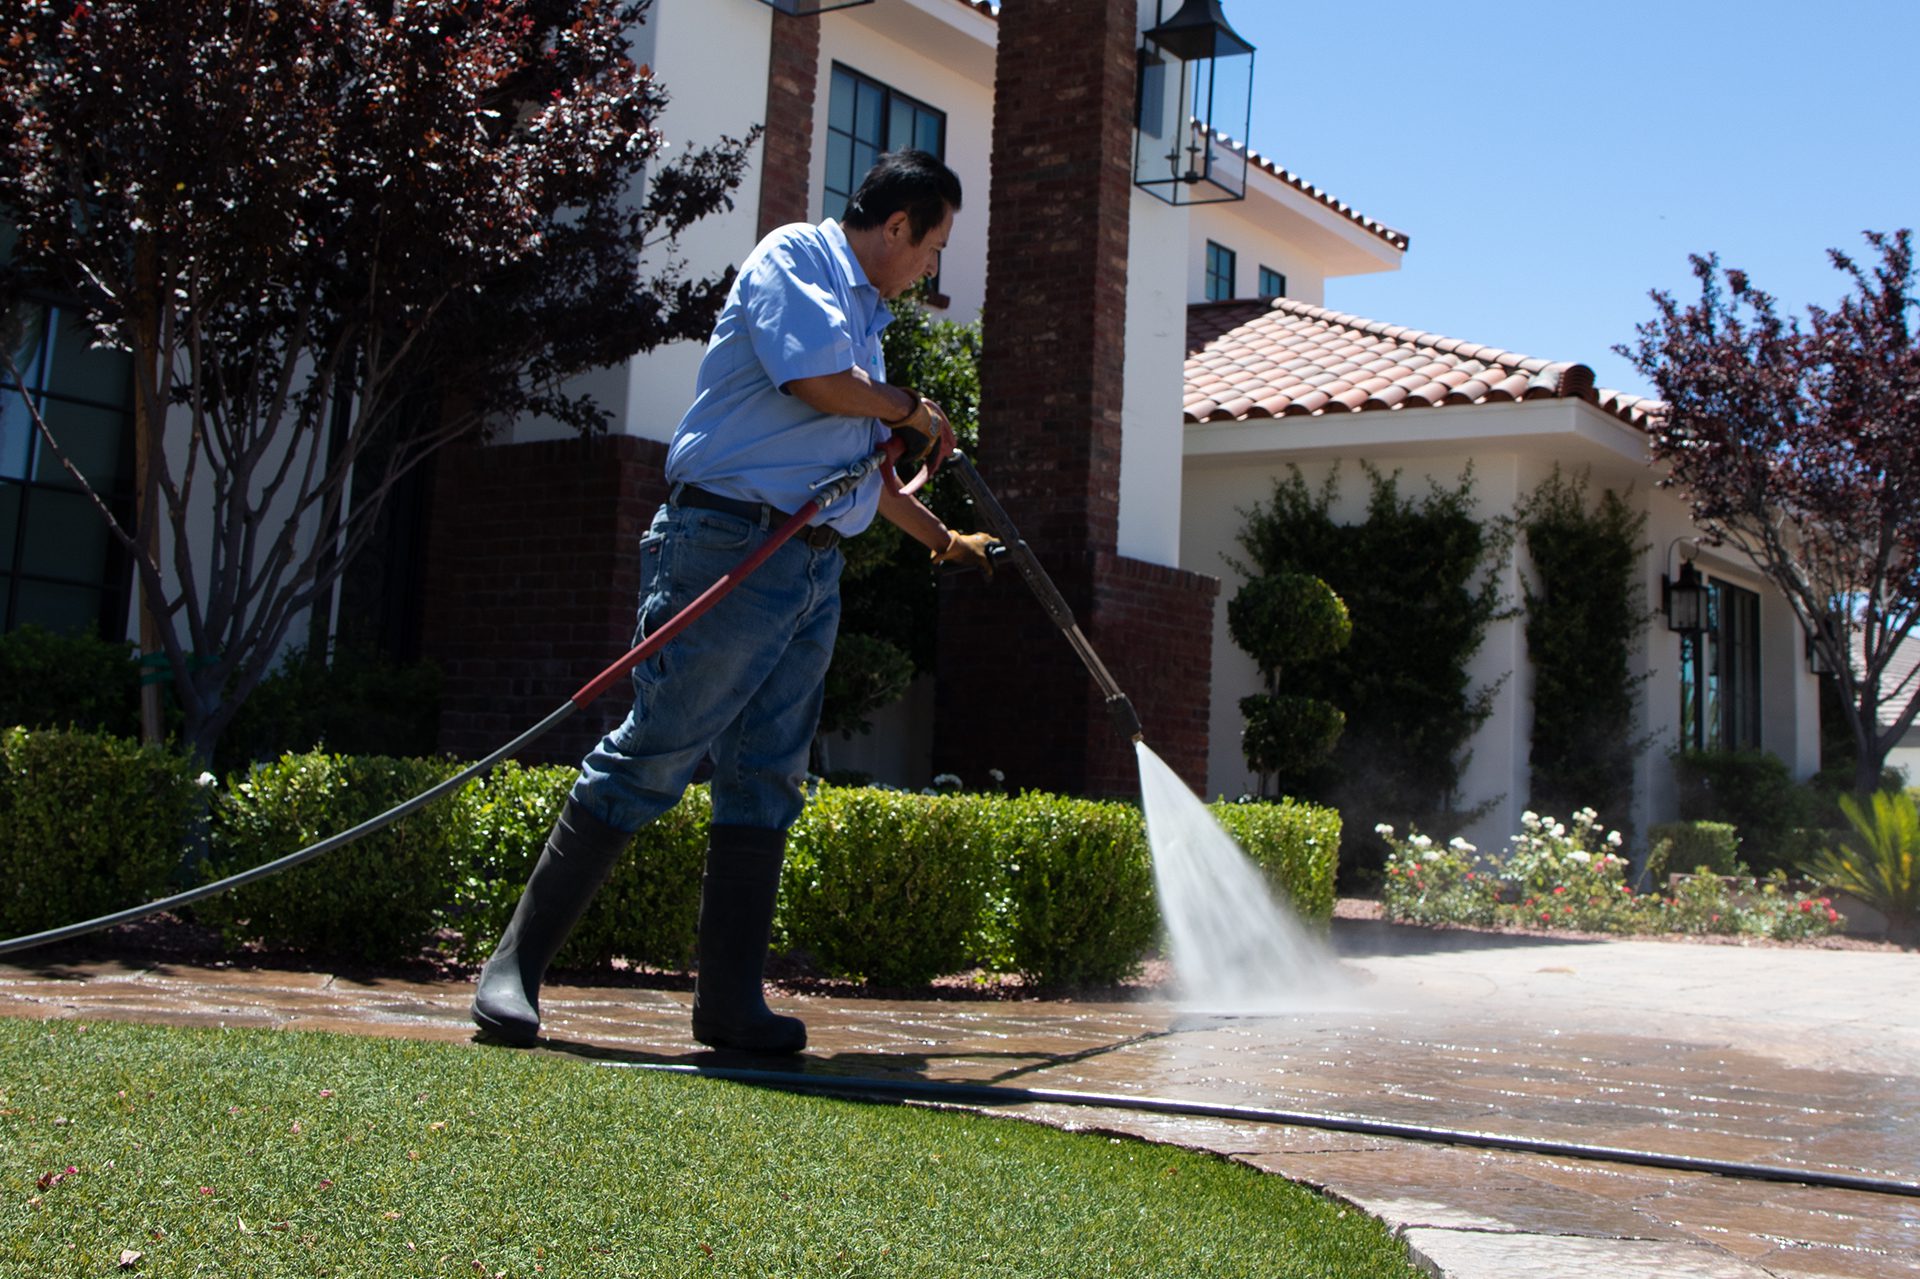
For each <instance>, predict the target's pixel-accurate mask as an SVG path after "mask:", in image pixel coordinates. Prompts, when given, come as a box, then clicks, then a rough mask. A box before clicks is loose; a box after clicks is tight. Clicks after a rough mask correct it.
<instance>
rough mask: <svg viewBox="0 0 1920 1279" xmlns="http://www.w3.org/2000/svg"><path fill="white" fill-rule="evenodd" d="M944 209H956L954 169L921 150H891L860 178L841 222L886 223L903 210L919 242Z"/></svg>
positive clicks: (852, 226) (857, 227) (859, 227)
mask: <svg viewBox="0 0 1920 1279" xmlns="http://www.w3.org/2000/svg"><path fill="white" fill-rule="evenodd" d="M948 209H953V210H954V211H955V212H958V211H959V209H960V179H959V177H958V176H957V175H956V174H955V173H954V171H953V170H952V169H949V168H948V167H947V166H946V165H944V164H942V163H940V161H938V160H936V159H935V158H934V157H933V156H932V155H930V154H928V153H927V152H925V151H912V150H902V151H889V152H887V153H886V154H885V155H883V156H881V157H880V159H879V160H878V161H877V162H875V164H874V166H873V167H872V168H871V169H868V170H867V176H866V177H864V178H862V179H861V180H860V189H859V190H858V191H855V192H854V193H853V198H852V199H851V200H848V201H847V212H846V215H845V216H844V217H842V218H841V219H840V224H841V225H842V226H844V227H846V228H848V229H849V230H854V231H864V230H867V229H869V228H872V227H879V226H885V225H886V224H887V219H888V218H890V217H892V216H893V215H894V214H896V213H900V212H903V211H904V212H905V213H906V215H907V225H908V226H910V227H912V228H913V242H914V243H915V244H918V243H920V241H922V240H924V239H926V238H927V232H929V231H931V230H933V229H934V228H935V227H937V226H939V225H940V221H941V219H942V218H945V217H946V216H947V210H948Z"/></svg>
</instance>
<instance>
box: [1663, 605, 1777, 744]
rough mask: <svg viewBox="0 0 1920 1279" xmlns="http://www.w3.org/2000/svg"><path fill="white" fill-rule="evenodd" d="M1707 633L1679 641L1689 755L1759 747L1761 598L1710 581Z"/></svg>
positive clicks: (1682, 710) (1682, 728)
mask: <svg viewBox="0 0 1920 1279" xmlns="http://www.w3.org/2000/svg"><path fill="white" fill-rule="evenodd" d="M1706 604H1707V617H1706V622H1707V629H1706V630H1704V631H1702V632H1701V633H1700V634H1698V635H1682V636H1681V637H1680V741H1681V744H1682V745H1683V746H1684V747H1685V748H1686V749H1688V750H1708V751H1715V750H1727V751H1733V750H1751V749H1757V748H1758V747H1759V745H1760V597H1759V596H1758V595H1756V594H1755V593H1754V592H1752V591H1749V590H1743V589H1742V588H1740V587H1738V586H1735V585H1733V584H1732V583H1730V582H1723V581H1721V580H1720V579H1719V578H1708V579H1707V600H1706Z"/></svg>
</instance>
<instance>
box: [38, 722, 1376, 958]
mask: <svg viewBox="0 0 1920 1279" xmlns="http://www.w3.org/2000/svg"><path fill="white" fill-rule="evenodd" d="M4 743H5V745H4V750H0V930H3V931H0V935H14V934H17V933H24V932H30V931H35V930H38V929H41V928H48V927H54V926H57V925H60V924H64V923H68V922H72V921H75V920H78V919H84V918H90V917H92V916H94V915H99V914H104V913H106V912H108V911H111V910H116V909H120V908H122V907H126V906H131V905H135V904H138V903H139V902H141V901H143V900H147V899H149V898H152V897H157V896H161V895H163V894H164V893H165V892H167V891H170V890H171V885H170V884H169V882H168V881H169V877H170V876H171V875H173V874H175V873H176V871H177V868H178V867H179V865H180V863H181V850H182V849H183V848H185V847H187V846H188V845H189V843H190V842H191V839H190V837H191V836H192V835H193V833H194V831H195V829H196V826H195V824H196V822H204V823H205V826H206V829H207V832H208V846H209V848H210V855H209V857H208V858H207V859H206V861H205V863H204V865H202V866H201V867H200V868H199V869H198V871H197V874H198V876H199V878H200V879H201V880H202V881H204V880H207V879H212V878H217V877H222V876H225V875H229V874H233V873H235V872H238V871H241V870H244V869H247V868H249V867H252V866H256V865H259V864H261V863H263V862H266V861H269V860H271V859H273V858H276V857H281V856H284V855H285V854H287V853H290V852H292V851H294V850H296V849H298V848H301V847H304V846H306V845H307V844H310V843H312V842H314V841H315V840H318V839H321V838H324V837H325V836H327V835H330V834H334V833H337V832H339V831H342V830H345V829H347V828H349V827H351V826H353V825H356V824H357V823H359V822H361V821H364V820H366V819H367V818H369V817H371V816H373V815H375V814H377V813H379V812H382V811H384V810H386V809H387V808H390V807H392V806H393V805H395V804H397V803H399V802H401V801H402V800H404V799H406V798H408V797H409V796H412V795H414V794H417V793H419V792H420V791H423V790H425V789H427V788H428V787H430V786H433V785H435V784H436V783H438V782H441V781H443V780H445V779H446V778H448V777H450V776H452V774H453V773H454V772H455V771H456V770H457V769H458V767H459V765H457V764H455V763H452V762H449V761H444V760H402V759H386V758H380V757H371V756H337V755H327V754H323V753H313V754H306V755H290V756H286V757H284V758H282V759H280V760H279V761H277V762H275V763H273V764H270V765H263V766H258V767H255V768H254V769H252V770H251V771H249V772H248V773H245V774H237V775H235V776H234V777H233V778H232V779H230V781H229V782H228V783H227V784H226V785H225V786H224V787H211V786H208V787H205V788H203V787H202V786H201V785H200V784H197V783H196V780H195V778H194V777H193V776H192V775H191V773H190V769H189V767H188V765H187V764H186V763H185V762H184V761H182V760H180V759H179V758H177V757H175V756H172V755H169V754H167V753H165V752H163V751H157V750H146V749H143V748H139V747H135V746H132V745H130V744H128V743H125V742H122V741H118V740H116V739H113V738H107V737H100V736H96V735H92V734H87V733H79V732H55V731H47V732H33V733H27V732H24V731H21V730H14V731H12V732H10V733H8V734H7V735H6V737H5V738H4ZM573 778H574V770H573V769H572V768H562V767H531V768H529V767H522V766H520V765H518V764H513V763H509V764H506V765H503V766H502V767H500V768H498V769H495V770H494V771H493V772H492V773H491V774H490V775H489V776H487V777H485V778H482V779H480V780H477V781H475V782H473V783H471V784H469V785H467V786H465V787H463V788H461V789H460V790H459V791H458V792H456V793H455V794H454V795H453V796H452V797H450V798H449V799H448V800H445V801H443V802H441V803H438V804H434V805H429V806H428V807H426V808H424V809H421V810H420V811H418V812H416V813H413V814H410V815H409V816H408V817H406V818H404V819H402V820H401V821H399V822H396V823H394V824H393V825H392V826H389V827H387V828H386V829H384V830H382V831H380V832H377V833H376V834H374V835H371V836H368V837H366V838H364V839H362V840H360V841H358V842H356V843H354V844H350V845H348V846H346V847H345V848H342V849H339V850H337V851H335V852H333V853H330V854H327V855H326V856H324V857H320V858H316V859H315V860H313V861H311V862H308V863H305V864H303V865H301V866H298V867H295V868H294V869H292V870H290V871H286V872H283V873H281V874H279V875H276V876H272V877H270V878H268V879H264V880H260V881H257V882H255V883H252V884H248V885H246V886H244V887H242V888H239V889H235V890H233V891H230V892H227V893H224V894H221V895H219V896H216V897H212V898H209V899H207V900H206V901H204V902H201V903H200V904H199V905H197V906H196V907H195V908H194V909H195V911H196V912H197V917H198V918H199V919H200V920H202V921H203V922H207V923H210V924H212V925H214V926H217V927H218V928H219V929H220V930H221V931H222V933H223V935H224V936H225V937H226V938H227V939H228V941H229V942H230V943H231V944H240V943H246V942H259V943H263V944H265V945H267V946H270V947H275V948H280V947H289V948H295V949H301V950H305V951H309V952H312V953H314V954H319V955H327V956H330V957H335V958H346V959H353V960H361V961H388V960H394V959H400V958H405V957H408V956H412V955H417V954H420V953H421V952H422V951H423V950H429V949H432V950H438V951H441V952H443V953H445V954H447V955H449V956H450V957H452V958H455V959H459V960H462V961H465V962H469V963H471V962H476V961H478V960H480V959H483V958H484V957H485V955H486V953H487V951H488V949H489V948H490V947H491V946H492V944H493V940H494V939H495V938H496V937H497V936H498V935H499V933H500V930H501V929H502V928H504V927H505V925H506V922H507V918H508V916H509V915H510V914H511V912H512V910H513V906H514V903H515V901H516V900H517V899H518V897H519V894H520V888H521V885H522V884H523V883H524V882H525V881H526V877H527V874H528V872H529V871H530V870H531V869H532V866H533V863H534V860H535V859H536V858H537V857H538V856H539V854H540V849H541V847H542V845H543V844H544V842H545V840H546V836H547V832H548V830H550V829H551V827H552V825H553V820H554V818H555V816H556V815H557V814H558V812H559V809H560V806H561V804H562V803H563V802H564V801H565V798H566V793H567V789H568V787H569V786H571V785H572V782H573ZM207 780H209V781H210V779H207ZM208 795H210V796H211V800H212V802H211V805H210V806H209V805H207V804H205V803H204V802H202V797H204V796H208ZM709 811H710V809H709V799H708V795H707V792H706V790H705V788H703V787H694V788H693V789H692V790H690V791H689V792H688V794H687V796H686V798H684V799H683V800H682V801H681V802H680V804H679V805H678V806H677V807H675V808H674V809H673V810H672V811H671V812H669V813H668V814H667V815H666V816H664V817H663V818H661V819H660V820H659V821H657V822H655V823H653V824H652V825H650V826H648V827H646V828H645V829H644V830H642V831H641V832H640V833H639V834H638V835H636V836H635V837H634V842H633V846H632V848H631V849H630V850H629V851H628V854H627V856H626V857H624V858H622V859H621V861H620V863H619V865H618V868H617V869H616V870H615V872H614V875H613V878H612V879H611V880H610V881H609V882H608V884H607V886H606V888H605V889H603V890H602V892H601V893H600V895H599V897H598V898H596V899H595V901H594V904H593V906H592V908H591V909H590V910H589V911H588V912H587V915H586V917H585V918H584V919H583V920H582V921H581V923H580V926H579V927H578V928H577V929H576V930H575V932H574V935H573V937H572V938H571V939H570V940H569V942H568V944H567V947H566V949H565V950H564V951H562V953H561V955H560V957H559V959H558V960H557V962H558V963H559V964H560V965H562V966H566V967H593V966H600V965H604V964H606V963H608V962H609V961H611V960H612V959H614V958H616V957H621V958H625V959H627V960H629V961H631V962H637V963H643V964H648V965H652V966H657V967H665V968H683V967H685V966H686V965H687V963H688V961H689V959H690V958H691V956H692V953H693V933H694V923H695V919H696V916H697V914H698V902H699V894H700V872H701V866H702V862H703V860H704V857H705V848H706V830H707V821H708V814H709ZM1214 812H1215V814H1216V816H1217V817H1218V818H1219V820H1220V821H1221V823H1222V824H1223V825H1224V826H1225V827H1226V828H1227V830H1228V832H1229V833H1230V834H1232V835H1233V836H1234V838H1235V839H1237V840H1238V841H1239V843H1240V845H1241V847H1242V848H1244V849H1246V850H1247V852H1248V854H1249V855H1250V856H1251V857H1252V858H1253V860H1254V861H1255V862H1256V863H1257V864H1259V865H1260V866H1261V868H1262V869H1263V870H1264V871H1265V872H1266V874H1267V876H1268V878H1269V879H1270V881H1271V882H1272V883H1274V884H1275V885H1276V887H1277V888H1278V889H1279V890H1280V891H1281V892H1282V893H1284V894H1285V895H1286V896H1288V897H1290V898H1291V900H1292V901H1293V903H1294V905H1295V906H1296V908H1297V909H1298V910H1299V911H1300V913H1301V914H1302V915H1304V916H1305V917H1307V918H1309V919H1316V920H1325V919H1326V918H1328V916H1330V915H1331V913H1332V909H1333V895H1334V869H1335V867H1334V860H1335V857H1336V850H1337V848H1338V847H1339V831H1340V819H1339V815H1338V814H1337V813H1335V812H1333V811H1332V810H1330V809H1324V808H1316V807H1313V806H1311V805H1304V804H1294V803H1286V804H1220V805H1216V806H1215V808H1214ZM1158 932H1159V918H1158V913H1157V910H1156V907H1155V903H1154V897H1153V876H1152V865H1151V856H1150V853H1149V851H1148V848H1147V842H1146V833H1145V828H1144V823H1143V822H1142V821H1141V817H1140V812H1139V810H1138V809H1137V808H1135V807H1133V806H1131V805H1128V804H1122V803H1111V802H1107V803H1101V802H1093V801H1088V800H1076V799H1063V798H1060V797H1057V796H1050V795H1040V794H1028V795H1022V796H1019V797H1017V798H1008V797H1004V796H984V795H982V796H976V795H961V796H930V795H914V794H906V793H902V792H898V791H884V790H876V789H870V788H857V787H835V786H823V787H821V788H820V789H819V790H818V791H817V792H816V793H815V794H814V795H813V797H812V799H811V800H810V802H809V803H808V804H807V807H806V810H805V812H804V813H803V814H802V816H801V818H800V821H799V822H798V824H796V825H795V827H794V829H793V831H792V835H791V838H790V841H789V846H788V856H787V868H786V872H785V875H784V877H783V879H782V883H781V890H780V902H779V911H778V914H777V916H776V919H775V944H776V947H778V948H780V949H783V950H787V951H790V952H804V953H805V954H807V955H809V956H811V957H812V958H813V959H814V960H815V961H816V962H817V963H818V964H819V965H820V966H821V967H823V968H824V969H826V970H827V971H829V972H832V973H836V974H841V975H845V976H850V977H858V978H864V979H866V980H869V981H872V982H875V983H878V984H882V985H891V986H898V985H917V984H921V983H924V982H926V981H929V980H931V979H932V978H934V977H937V976H940V975H942V974H945V973H952V972H959V971H965V970H967V969H970V968H976V967H977V968H986V969H989V970H992V971H996V972H1017V973H1021V974H1024V975H1025V976H1027V977H1028V978H1030V979H1032V980H1034V981H1036V982H1039V983H1041V984H1046V985H1062V984H1082V983H1086V984H1093V983H1105V982H1111V981H1115V980H1118V979H1121V978H1123V977H1125V976H1126V975H1128V974H1129V973H1130V972H1132V971H1133V970H1134V969H1135V968H1136V967H1137V966H1138V965H1139V963H1140V961H1141V960H1142V959H1143V958H1145V957H1146V956H1147V954H1148V953H1149V952H1150V951H1151V950H1152V949H1153V946H1154V943H1155V941H1156V939H1157V936H1158Z"/></svg>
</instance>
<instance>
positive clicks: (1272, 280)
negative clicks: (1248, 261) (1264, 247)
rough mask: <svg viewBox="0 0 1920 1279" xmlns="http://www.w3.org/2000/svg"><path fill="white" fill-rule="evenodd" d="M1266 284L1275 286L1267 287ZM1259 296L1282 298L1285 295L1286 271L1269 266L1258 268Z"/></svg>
mask: <svg viewBox="0 0 1920 1279" xmlns="http://www.w3.org/2000/svg"><path fill="white" fill-rule="evenodd" d="M1268 285H1273V286H1275V287H1272V288H1269V287H1267V286H1268ZM1260 296H1261V297H1263V298H1283V297H1285V296H1287V273H1286V272H1285V271H1276V270H1274V269H1273V268H1272V267H1270V266H1262V267H1261V268H1260Z"/></svg>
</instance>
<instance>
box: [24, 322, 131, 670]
mask: <svg viewBox="0 0 1920 1279" xmlns="http://www.w3.org/2000/svg"><path fill="white" fill-rule="evenodd" d="M16 317H17V318H18V320H19V321H20V322H21V327H20V331H19V340H18V342H17V344H16V346H15V348H14V349H13V351H11V352H10V354H11V355H12V357H13V369H15V370H17V371H18V379H19V380H18V381H16V380H15V375H14V373H13V372H10V371H9V370H8V368H7V366H6V365H5V364H0V629H4V630H9V631H10V630H13V629H14V628H16V627H18V626H23V625H26V624H27V623H33V624H35V625H38V626H44V627H46V628H47V629H49V630H57V631H89V632H90V631H96V630H100V629H105V630H107V631H108V632H113V633H117V632H118V631H119V630H121V629H122V628H123V627H124V626H125V622H126V607H127V598H126V588H125V557H124V555H123V554H122V553H121V551H120V547H119V545H118V544H117V543H116V542H114V540H113V535H112V534H111V533H109V532H108V531H107V525H106V521H105V520H103V519H101V518H100V513H99V511H97V510H96V509H94V505H93V501H92V499H91V498H89V497H88V496H87V495H86V493H85V492H84V491H82V489H81V487H80V485H79V483H78V482H77V481H75V479H74V478H73V476H71V475H70V474H68V473H67V470H66V468H65V467H64V466H62V465H61V462H60V458H59V456H58V455H57V454H56V453H55V452H54V450H52V449H51V448H49V447H47V444H46V441H45V440H43V439H41V438H40V433H39V431H38V430H37V429H36V428H35V426H34V423H33V416H32V414H31V413H30V412H29V411H28V408H27V404H26V399H25V398H23V395H22V388H23V387H24V388H25V396H26V397H31V399H32V401H33V403H34V405H35V406H36V407H37V408H38V409H39V410H40V414H41V416H42V417H43V418H45V420H46V422H47V425H48V426H49V427H50V428H51V429H52V431H53V433H54V436H55V438H57V439H58V440H59V441H60V444H61V447H62V448H63V449H64V450H65V451H66V453H67V455H68V457H69V458H70V459H71V460H72V462H73V463H74V465H75V466H76V467H78V468H79V470H80V473H81V474H82V475H84V476H86V478H87V482H88V483H89V484H90V485H92V486H93V488H94V491H95V492H97V493H99V494H101V495H102V496H103V497H106V498H107V499H108V501H109V502H110V503H114V504H117V505H124V503H125V502H126V500H127V496H128V495H127V494H126V493H125V491H124V490H125V489H126V488H127V487H128V485H130V483H131V480H132V477H131V476H130V475H126V474H124V472H123V467H124V460H125V459H126V457H127V456H128V454H129V452H130V450H129V449H128V448H127V447H126V446H127V443H128V435H129V432H130V430H131V421H130V418H131V414H130V412H129V408H128V398H129V392H130V390H131V384H130V377H131V372H132V363H131V361H130V359H129V358H128V356H127V355H126V354H125V353H124V352H120V351H111V350H105V349H99V348H95V347H93V346H92V345H91V342H92V334H91V333H89V332H88V330H87V329H86V327H85V326H84V325H82V324H80V323H78V322H77V320H76V318H75V317H74V316H73V315H72V314H70V313H69V312H67V311H64V310H62V309H61V308H59V307H57V306H52V305H48V304H45V303H34V302H29V303H26V304H23V306H22V308H21V310H20V311H19V312H17V313H16Z"/></svg>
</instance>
